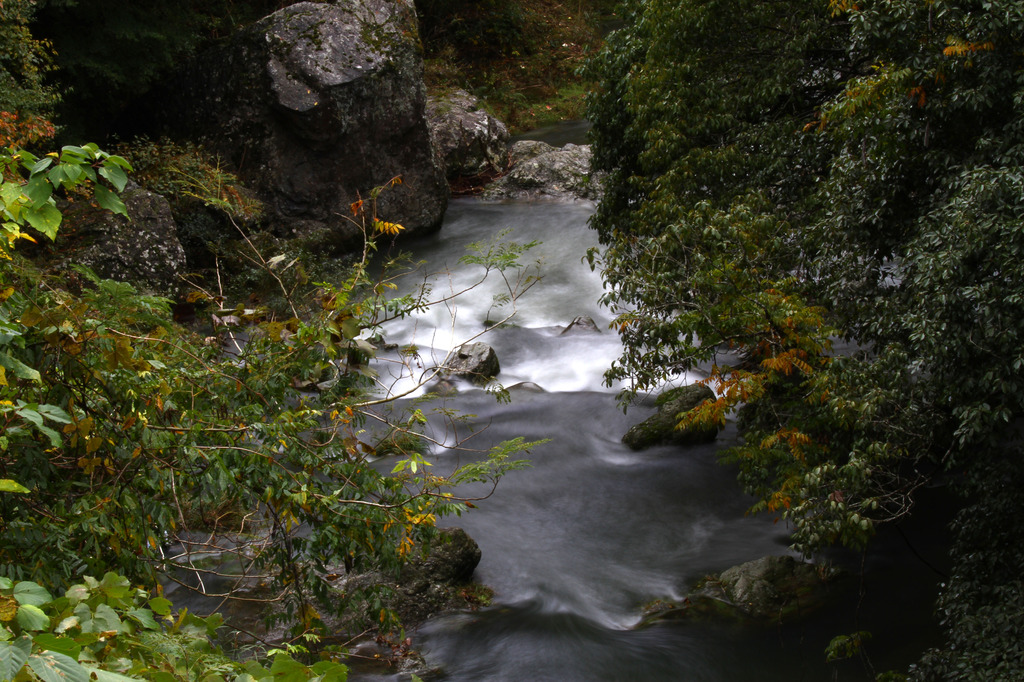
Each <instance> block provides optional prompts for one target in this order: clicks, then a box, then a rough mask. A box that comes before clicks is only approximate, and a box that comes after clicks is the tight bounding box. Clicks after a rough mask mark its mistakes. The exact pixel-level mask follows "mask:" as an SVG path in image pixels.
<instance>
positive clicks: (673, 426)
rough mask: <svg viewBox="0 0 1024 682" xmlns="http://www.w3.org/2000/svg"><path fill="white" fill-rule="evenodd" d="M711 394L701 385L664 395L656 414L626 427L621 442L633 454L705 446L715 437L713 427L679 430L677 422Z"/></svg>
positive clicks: (708, 389) (684, 387) (682, 388)
mask: <svg viewBox="0 0 1024 682" xmlns="http://www.w3.org/2000/svg"><path fill="white" fill-rule="evenodd" d="M714 399H715V392H714V391H712V390H711V389H710V388H708V387H707V386H703V385H701V384H691V385H689V386H681V387H679V388H674V389H671V390H668V391H665V392H664V393H662V394H661V395H660V396H658V399H657V400H656V401H655V404H656V405H657V406H658V411H657V412H656V413H655V414H653V415H651V416H650V417H648V418H647V419H645V420H644V421H642V422H640V423H639V424H634V425H633V426H631V427H630V429H629V431H627V432H626V435H624V436H623V437H622V442H623V443H625V444H626V445H628V446H629V447H630V448H631V449H633V450H642V449H644V448H648V447H651V446H653V445H693V444H696V443H709V442H711V441H713V440H714V439H715V437H716V436H717V435H718V429H717V428H716V427H711V428H685V429H680V428H678V426H679V419H680V417H681V416H682V415H683V414H684V413H685V412H689V411H690V410H692V409H693V408H695V407H697V406H698V405H700V404H702V403H703V402H705V401H707V400H714Z"/></svg>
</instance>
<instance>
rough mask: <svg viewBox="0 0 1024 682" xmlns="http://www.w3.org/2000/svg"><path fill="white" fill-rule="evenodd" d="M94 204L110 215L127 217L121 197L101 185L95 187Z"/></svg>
mask: <svg viewBox="0 0 1024 682" xmlns="http://www.w3.org/2000/svg"><path fill="white" fill-rule="evenodd" d="M101 172H102V171H101ZM96 203H97V204H99V205H100V206H101V207H102V208H105V209H107V210H108V211H110V212H111V213H117V214H118V215H123V216H124V217H126V218H127V217H128V209H127V208H125V205H124V202H123V201H121V197H119V196H117V195H116V194H114V193H113V192H111V191H110V190H109V189H107V188H106V187H104V186H103V185H96Z"/></svg>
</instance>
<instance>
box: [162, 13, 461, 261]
mask: <svg viewBox="0 0 1024 682" xmlns="http://www.w3.org/2000/svg"><path fill="white" fill-rule="evenodd" d="M420 50H421V48H420V45H419V38H418V35H417V26H416V14H415V10H414V7H413V3H412V0H397V1H396V0H359V1H356V0H342V1H339V2H331V3H314V2H299V3H296V4H294V5H291V6H289V7H286V8H284V9H282V10H279V11H277V12H275V13H273V14H271V15H270V16H268V17H266V18H264V19H262V20H260V21H259V22H256V23H255V24H253V25H252V26H251V27H249V28H247V29H244V30H242V31H240V32H239V33H238V34H237V35H235V36H233V37H232V38H231V39H230V40H229V41H228V42H227V43H226V44H225V45H223V46H219V47H216V48H214V49H212V50H211V51H208V52H206V53H203V54H202V55H200V56H199V57H198V58H197V60H196V62H197V64H196V66H194V67H193V68H192V70H191V73H190V74H189V75H188V76H187V77H183V78H181V79H180V80H179V83H178V88H177V90H176V91H175V92H174V93H173V96H171V93H168V96H167V97H166V98H165V99H166V101H167V111H166V112H165V120H166V121H167V125H168V128H169V129H171V130H172V131H173V132H176V133H181V134H185V135H187V136H190V137H193V138H199V139H201V140H202V141H203V143H204V145H205V146H206V147H207V148H208V149H209V150H210V151H212V152H214V153H217V154H220V155H221V157H222V158H224V159H225V160H228V161H229V162H230V163H231V164H232V165H233V166H234V167H235V169H237V171H238V174H239V176H240V177H241V178H242V180H243V181H244V182H246V184H247V185H249V186H251V187H252V188H253V189H255V190H256V192H257V193H258V194H259V196H260V198H261V199H262V200H263V201H264V202H265V204H266V205H267V207H268V212H269V213H270V214H271V215H269V216H268V217H269V218H270V219H271V220H272V221H273V222H274V224H277V225H281V226H283V231H284V232H285V233H287V236H291V232H292V231H295V230H298V231H299V232H301V233H302V234H304V235H308V234H314V233H316V234H319V232H318V230H320V228H318V227H317V226H322V230H321V231H325V234H324V235H323V237H322V238H321V239H322V241H324V242H325V244H326V245H331V244H333V245H335V246H343V245H346V244H347V243H349V242H355V241H357V240H361V238H362V237H361V231H360V230H359V229H358V227H357V226H355V225H353V224H351V223H350V222H349V221H348V220H347V219H346V217H345V216H350V215H351V212H350V210H349V205H350V204H351V203H352V202H354V201H356V200H357V199H358V198H360V197H361V198H362V199H369V198H370V196H371V191H372V190H373V188H374V187H377V186H382V185H385V184H388V183H389V181H390V180H391V179H392V178H395V177H396V176H401V178H402V183H401V184H400V185H395V186H393V187H391V188H390V189H388V190H386V191H384V192H382V193H381V194H380V195H379V197H377V199H376V203H377V212H378V214H379V216H380V218H381V219H383V220H387V221H390V222H394V223H399V224H401V225H403V226H405V228H406V229H407V231H408V232H417V231H420V232H422V231H428V230H433V229H435V228H437V227H439V226H440V223H441V219H442V217H443V215H444V211H445V208H446V206H447V201H448V185H447V183H446V182H445V177H444V172H443V170H442V168H441V167H440V165H439V163H438V162H437V159H436V157H435V155H434V153H433V150H432V148H431V144H430V135H429V132H428V130H427V124H426V117H425V114H424V108H425V105H426V93H425V89H424V85H423V60H422V56H421V52H420Z"/></svg>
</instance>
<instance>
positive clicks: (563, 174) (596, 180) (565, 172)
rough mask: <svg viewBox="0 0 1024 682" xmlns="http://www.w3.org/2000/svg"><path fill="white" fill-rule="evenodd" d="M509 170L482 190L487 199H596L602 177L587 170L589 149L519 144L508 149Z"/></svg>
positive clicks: (599, 191)
mask: <svg viewBox="0 0 1024 682" xmlns="http://www.w3.org/2000/svg"><path fill="white" fill-rule="evenodd" d="M509 154H510V157H511V160H512V164H513V166H512V169H511V170H510V171H509V172H508V173H507V174H506V175H504V176H503V177H501V178H499V179H498V180H496V181H494V182H493V183H491V184H490V185H488V186H487V188H486V189H485V190H484V193H483V196H485V197H487V198H490V199H503V198H508V199H540V198H553V199H594V200H596V199H600V198H601V182H602V177H603V176H602V175H600V174H594V173H592V172H591V170H590V159H591V151H590V145H577V144H567V145H565V146H564V147H561V148H556V147H552V146H551V145H549V144H546V143H544V142H538V141H536V140H520V141H518V142H516V143H515V144H513V145H512V147H511V149H510V152H509Z"/></svg>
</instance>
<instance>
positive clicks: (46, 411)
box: [38, 403, 71, 424]
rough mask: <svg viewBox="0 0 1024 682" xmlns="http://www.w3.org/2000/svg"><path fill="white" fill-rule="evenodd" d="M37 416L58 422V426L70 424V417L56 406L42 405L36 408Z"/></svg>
mask: <svg viewBox="0 0 1024 682" xmlns="http://www.w3.org/2000/svg"><path fill="white" fill-rule="evenodd" d="M38 409H39V414H41V415H43V416H44V417H46V418H47V419H49V420H50V421H54V422H58V423H60V424H70V423H71V417H70V416H69V415H68V413H67V412H65V411H64V410H63V409H61V408H59V407H57V406H56V405H49V404H45V403H44V404H42V405H40V406H39V407H38Z"/></svg>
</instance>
